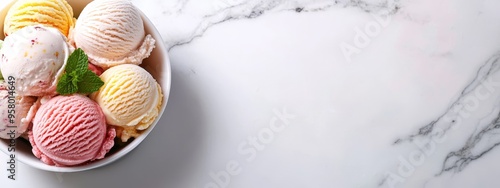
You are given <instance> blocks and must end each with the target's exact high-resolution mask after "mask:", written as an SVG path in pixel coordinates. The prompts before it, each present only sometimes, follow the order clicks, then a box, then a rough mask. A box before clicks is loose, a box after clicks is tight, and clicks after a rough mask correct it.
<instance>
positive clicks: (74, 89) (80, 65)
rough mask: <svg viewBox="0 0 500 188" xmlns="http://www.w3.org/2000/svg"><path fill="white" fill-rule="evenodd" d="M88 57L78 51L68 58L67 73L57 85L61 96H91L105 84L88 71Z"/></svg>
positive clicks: (80, 50) (81, 51)
mask: <svg viewBox="0 0 500 188" xmlns="http://www.w3.org/2000/svg"><path fill="white" fill-rule="evenodd" d="M88 68H89V64H88V57H87V54H85V52H83V50H82V49H80V48H78V49H76V50H75V51H74V52H73V53H72V54H71V55H70V56H69V58H68V62H67V63H66V69H65V71H66V73H64V74H63V75H62V76H61V79H60V80H59V82H58V83H57V92H58V93H59V94H61V95H70V94H73V93H81V94H90V93H93V92H96V91H98V90H99V88H101V86H102V85H104V82H103V81H102V80H101V78H99V76H97V75H96V74H95V73H94V72H92V71H91V70H89V69H88Z"/></svg>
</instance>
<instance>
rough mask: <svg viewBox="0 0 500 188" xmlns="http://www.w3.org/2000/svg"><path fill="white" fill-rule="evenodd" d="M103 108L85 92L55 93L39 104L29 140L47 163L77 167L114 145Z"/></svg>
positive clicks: (36, 152)
mask: <svg viewBox="0 0 500 188" xmlns="http://www.w3.org/2000/svg"><path fill="white" fill-rule="evenodd" d="M115 136H116V132H115V130H114V128H112V127H108V126H107V125H106V122H105V117H104V114H103V113H102V111H101V108H100V107H99V106H98V105H97V103H95V102H94V101H92V100H90V99H89V98H88V97H86V96H83V95H70V96H56V97H54V98H51V99H50V100H48V101H47V102H46V103H43V104H42V105H41V106H40V109H39V110H38V112H37V113H36V115H35V118H34V120H33V129H32V131H30V132H29V139H30V142H31V145H32V146H33V154H34V155H35V156H36V157H38V158H40V159H41V160H42V161H43V162H44V163H46V164H49V165H55V166H75V165H80V164H84V163H86V162H90V161H94V160H97V159H102V158H104V156H105V155H106V153H107V152H109V150H110V149H111V148H112V147H113V145H114V140H113V139H114V137H115Z"/></svg>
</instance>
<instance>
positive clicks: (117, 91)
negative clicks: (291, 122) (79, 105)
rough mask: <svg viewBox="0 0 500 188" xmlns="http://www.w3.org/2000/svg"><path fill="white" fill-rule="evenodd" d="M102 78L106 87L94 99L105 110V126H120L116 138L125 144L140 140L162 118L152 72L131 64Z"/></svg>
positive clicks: (111, 71)
mask: <svg viewBox="0 0 500 188" xmlns="http://www.w3.org/2000/svg"><path fill="white" fill-rule="evenodd" d="M100 78H101V79H102V81H104V85H103V86H102V87H101V88H100V89H99V91H97V92H95V93H93V94H92V95H91V98H92V99H93V100H95V101H96V102H97V103H98V104H99V106H100V107H101V108H102V111H103V112H104V115H105V116H106V122H107V123H108V124H110V125H115V126H118V128H117V136H119V137H120V138H121V139H122V141H124V142H126V141H127V140H128V139H129V138H130V137H137V136H139V135H140V133H141V131H143V130H146V129H147V128H148V127H149V126H150V125H151V124H152V123H153V121H154V120H155V119H156V117H158V115H159V112H160V106H161V103H162V98H163V95H162V91H161V88H160V85H159V84H158V83H157V82H156V80H155V79H154V78H153V77H152V76H151V74H149V72H147V71H146V70H144V69H143V68H141V67H139V66H137V65H132V64H123V65H118V66H115V67H111V68H109V69H108V70H106V71H104V73H102V75H101V76H100Z"/></svg>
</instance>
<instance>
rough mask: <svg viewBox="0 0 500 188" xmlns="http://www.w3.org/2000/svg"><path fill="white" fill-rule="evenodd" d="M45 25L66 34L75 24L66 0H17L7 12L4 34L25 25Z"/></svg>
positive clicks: (6, 34)
mask: <svg viewBox="0 0 500 188" xmlns="http://www.w3.org/2000/svg"><path fill="white" fill-rule="evenodd" d="M39 24H42V25H45V26H47V27H53V28H57V29H58V30H59V31H60V32H61V33H62V34H64V35H65V36H68V34H69V31H70V29H71V28H72V27H74V25H75V18H74V17H73V8H71V6H70V5H69V4H68V2H66V0H17V1H16V2H15V3H14V5H12V7H11V8H10V9H9V11H8V12H7V16H6V17H5V22H4V34H5V36H8V35H10V34H12V33H14V32H16V31H17V30H20V29H22V28H24V27H26V26H32V25H39Z"/></svg>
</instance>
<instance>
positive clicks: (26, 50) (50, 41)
mask: <svg viewBox="0 0 500 188" xmlns="http://www.w3.org/2000/svg"><path fill="white" fill-rule="evenodd" d="M69 54H70V48H69V45H68V43H67V42H66V37H65V36H64V35H62V34H61V32H59V30H57V29H54V28H50V27H45V26H42V25H36V26H27V27H24V28H22V29H20V30H18V31H16V32H14V33H12V34H11V35H9V36H8V37H7V38H5V41H4V44H3V46H2V49H0V57H1V58H0V70H1V72H2V75H3V77H5V78H7V77H9V76H12V77H14V78H15V86H16V92H17V94H19V95H21V96H45V95H55V94H56V87H57V82H58V81H59V78H60V77H61V75H62V73H63V72H64V68H65V66H66V62H67V59H68V56H69Z"/></svg>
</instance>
